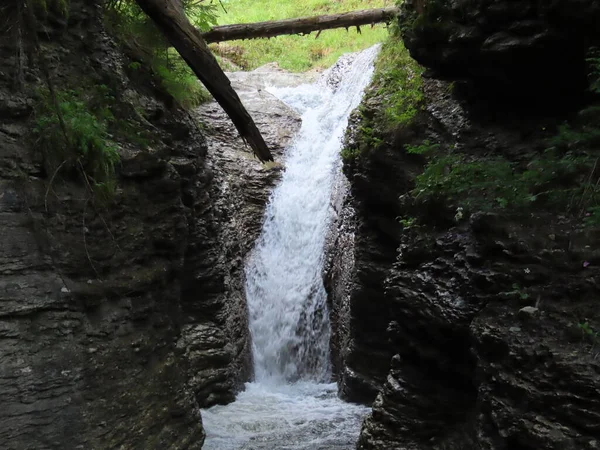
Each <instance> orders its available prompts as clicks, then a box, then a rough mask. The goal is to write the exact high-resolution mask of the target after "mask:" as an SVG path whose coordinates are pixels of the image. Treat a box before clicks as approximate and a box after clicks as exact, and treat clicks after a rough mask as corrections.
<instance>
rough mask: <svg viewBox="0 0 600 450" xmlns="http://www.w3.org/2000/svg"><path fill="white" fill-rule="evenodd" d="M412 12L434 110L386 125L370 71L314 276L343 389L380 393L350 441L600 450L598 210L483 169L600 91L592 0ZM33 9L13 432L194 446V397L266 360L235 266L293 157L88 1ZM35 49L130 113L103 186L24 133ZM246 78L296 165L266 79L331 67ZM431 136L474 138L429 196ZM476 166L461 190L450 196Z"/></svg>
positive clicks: (9, 408)
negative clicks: (550, 199) (231, 115)
mask: <svg viewBox="0 0 600 450" xmlns="http://www.w3.org/2000/svg"><path fill="white" fill-rule="evenodd" d="M403 8H404V10H403V14H402V16H401V17H400V18H399V21H398V24H397V29H398V31H397V33H398V36H401V37H402V38H403V41H404V43H405V45H406V48H407V49H408V50H409V52H410V54H411V56H412V57H413V58H414V59H415V60H416V61H417V62H418V63H419V64H421V65H422V66H424V67H425V69H426V71H425V73H423V74H421V72H410V73H409V75H408V77H409V78H411V79H419V80H420V81H419V83H420V84H419V87H418V90H419V92H420V94H419V100H418V111H417V112H416V113H415V115H414V117H413V118H412V119H411V121H410V122H403V123H401V124H399V123H392V124H390V123H389V122H387V121H385V120H383V119H381V115H382V112H383V111H384V110H385V108H386V106H385V105H386V101H387V97H388V96H392V94H394V92H391V91H390V90H389V89H387V90H386V89H385V88H382V86H381V85H380V84H379V85H378V83H379V82H381V79H377V77H376V78H375V80H374V82H373V85H372V86H371V87H370V88H369V89H368V90H367V94H366V97H365V99H364V100H363V102H362V104H361V106H360V107H359V108H358V110H357V111H356V112H355V113H354V115H353V118H352V120H351V124H350V128H349V130H348V134H347V137H346V141H345V145H346V151H347V155H350V156H345V157H344V173H345V175H346V177H347V179H343V178H342V179H340V180H339V184H338V186H337V187H336V190H335V194H334V199H333V201H332V209H334V210H335V211H336V214H335V220H334V221H333V223H332V226H331V230H330V234H329V238H328V244H327V248H326V264H325V272H324V274H323V278H324V282H325V287H326V289H327V294H328V304H329V308H330V320H331V328H332V338H331V351H332V359H333V361H332V362H333V372H334V376H335V378H336V380H337V382H338V388H339V395H340V396H341V397H342V398H343V399H345V400H348V401H351V402H357V403H363V404H367V405H371V403H372V412H371V413H370V414H369V415H368V416H367V418H366V420H365V421H364V423H363V426H362V430H361V434H360V438H359V441H358V444H357V446H358V448H360V449H381V450H388V449H390V450H392V449H398V450H400V449H402V450H404V449H415V450H416V449H419V450H423V449H469V450H471V449H489V450H492V449H493V450H534V449H557V450H558V449H590V450H591V449H597V448H600V438H598V436H600V428H599V427H600V359H599V357H598V351H599V348H598V345H599V344H598V333H597V331H598V330H600V318H599V317H600V316H599V312H598V302H599V301H600V300H599V299H600V296H599V293H600V292H599V291H600V287H599V284H598V283H599V276H600V273H599V271H598V267H599V264H600V255H599V251H600V250H599V249H598V248H597V245H598V242H599V237H600V235H599V231H598V227H597V226H584V224H583V222H584V220H585V217H586V216H585V213H582V212H581V211H582V208H583V207H579V209H577V210H576V211H574V209H573V208H570V207H569V208H567V207H563V206H562V204H561V205H559V206H556V205H550V206H549V204H546V203H542V202H541V201H540V202H537V201H533V200H532V201H531V202H530V203H528V204H527V205H528V206H527V208H528V209H527V211H526V213H523V211H522V210H517V208H516V207H514V208H513V205H512V202H515V204H516V202H517V200H520V198H517V197H516V195H515V197H514V198H513V197H512V196H511V195H513V194H507V193H506V192H504V191H502V192H501V193H500V194H498V193H497V192H496V190H494V189H495V188H491V187H489V186H488V185H485V187H484V188H481V186H482V184H481V181H480V179H481V178H484V179H485V178H492V179H493V180H492V181H493V182H494V183H495V184H506V185H507V186H510V182H511V180H513V179H512V178H510V177H511V176H512V175H510V176H508V175H506V171H504V169H503V170H497V167H496V165H495V164H496V163H497V162H498V161H502V164H504V161H508V162H507V164H510V165H511V167H512V168H513V169H511V170H512V171H513V172H519V173H520V172H522V171H524V170H527V168H530V167H534V166H532V164H534V162H535V161H537V160H536V159H535V156H532V155H540V154H543V152H544V151H545V150H546V148H547V147H548V141H549V140H551V139H552V138H553V137H554V136H555V135H556V134H557V132H558V131H557V130H558V129H559V127H560V125H561V124H562V123H563V122H564V121H572V120H574V119H575V120H576V119H577V117H579V116H578V115H577V111H578V110H580V109H582V108H584V106H586V105H588V104H590V103H591V100H590V98H589V94H587V93H586V91H585V88H586V87H587V86H588V78H587V74H588V73H589V65H587V64H586V55H587V54H588V53H587V52H586V51H587V50H588V49H589V48H590V47H593V46H594V44H598V42H599V41H600V36H599V35H598V30H597V29H595V28H594V27H593V24H595V23H598V22H600V5H599V4H598V2H597V1H592V0H590V1H585V0H581V1H575V2H561V1H555V2H541V3H540V2H537V1H533V0H532V1H526V2H514V1H509V0H502V1H496V2H492V1H488V0H464V1H454V0H430V1H429V2H424V1H420V0H410V1H407V2H405V4H404V5H403ZM574 24H577V25H578V26H577V27H576V28H574V27H573V25H574ZM3 25H4V24H3V23H2V24H0V26H3ZM39 27H40V28H39V29H37V30H36V33H35V34H36V36H37V38H38V39H39V40H40V45H41V52H40V51H39V50H36V48H35V45H34V44H33V43H32V42H27V39H25V42H24V41H23V39H24V38H23V36H22V35H21V34H19V32H18V31H19V30H20V28H19V27H16V28H15V27H5V28H0V30H1V32H2V33H3V36H2V37H3V39H2V40H1V41H0V59H1V60H2V62H3V65H2V67H0V226H1V229H2V237H1V239H0V274H1V278H0V311H1V313H0V358H1V369H0V392H2V394H0V399H1V404H2V405H3V408H2V411H1V412H0V420H1V425H0V447H1V448H6V449H15V450H17V449H29V448H31V449H61V448H85V449H105V448H123V449H137V448H139V449H154V448H155V449H199V448H202V447H203V442H204V437H205V431H204V429H203V425H202V418H201V413H200V409H201V408H206V407H210V406H213V405H216V404H226V403H229V402H232V401H233V400H234V399H235V397H236V394H238V392H239V391H240V390H241V389H242V388H243V383H244V382H246V381H248V380H250V379H252V376H253V374H252V353H251V343H250V335H249V331H248V308H247V305H246V296H245V292H244V273H243V269H244V264H245V261H246V257H247V255H248V253H249V252H250V250H251V248H252V247H253V245H254V242H255V240H256V239H257V237H258V236H259V234H260V231H261V228H262V221H263V215H264V209H265V206H266V204H267V201H268V198H269V195H270V191H271V188H272V187H273V186H274V184H275V183H276V181H277V180H278V178H279V175H280V166H279V165H278V164H277V163H275V164H269V165H263V164H261V163H260V162H258V161H257V160H256V159H255V158H254V157H253V156H252V154H251V153H250V150H249V149H248V148H247V147H246V146H245V145H244V143H243V142H242V141H241V139H240V138H239V137H238V135H237V132H236V131H235V128H234V127H233V125H232V124H231V123H230V121H229V120H228V118H227V116H226V115H225V114H224V112H223V111H222V110H221V109H220V107H219V106H218V105H217V104H216V103H214V102H208V103H205V104H203V105H201V106H200V107H198V108H194V109H192V110H190V111H186V110H184V109H183V108H181V107H180V106H179V105H177V102H176V101H174V99H173V98H172V97H170V96H169V95H168V94H167V93H165V92H164V90H163V89H161V88H160V86H158V85H157V83H156V80H155V79H154V78H153V77H152V76H150V74H148V73H146V72H144V71H140V70H132V65H131V63H132V59H131V54H130V53H129V52H128V51H127V49H124V48H122V47H121V46H120V45H119V44H118V43H117V42H116V40H115V39H114V37H113V36H111V34H110V32H109V31H108V30H107V28H106V27H105V23H104V20H103V12H102V9H101V8H100V6H98V5H97V4H96V2H89V1H84V0H73V1H71V2H70V5H69V16H68V20H65V19H64V18H61V17H59V16H57V15H53V14H49V15H48V16H47V17H46V18H45V20H40V24H39ZM574 30H576V32H573V31H574ZM4 37H6V39H4ZM550 49H551V51H550ZM395 51H398V52H399V51H404V48H403V47H400V46H398V47H397V49H392V52H395ZM40 53H41V54H42V55H41V56H40ZM44 65H47V66H48V67H47V72H48V74H49V76H50V79H51V80H52V81H53V83H54V85H55V87H56V89H59V90H82V91H89V92H95V87H96V86H104V87H105V88H102V92H104V91H106V90H107V91H108V92H109V96H110V102H111V106H110V110H111V114H113V115H114V116H115V117H116V119H117V121H120V122H122V123H127V124H130V125H131V128H132V129H133V133H132V132H131V130H130V129H129V128H128V129H127V130H126V132H123V130H122V129H120V128H115V129H114V130H113V129H111V130H110V136H109V137H110V139H111V140H112V141H113V142H115V143H116V145H117V146H118V152H119V155H120V163H119V167H118V170H117V188H116V190H115V192H114V194H113V195H112V196H110V197H109V198H108V199H103V198H101V197H100V196H98V195H97V194H95V192H94V191H93V190H92V189H91V188H90V187H89V186H87V185H86V184H85V183H83V182H82V180H81V179H80V177H78V176H77V170H76V168H75V170H74V169H73V168H68V167H67V168H65V172H64V173H63V172H62V170H60V168H54V169H52V170H51V169H49V166H48V164H47V161H46V155H45V154H44V150H43V149H42V147H41V145H40V143H39V141H37V140H36V139H35V137H33V136H32V133H31V131H32V129H33V128H35V126H36V124H35V119H36V102H38V101H39V100H38V97H39V92H38V91H39V89H41V88H44V87H45V86H46V84H47V75H46V74H45V69H44ZM555 68H559V70H553V69H555ZM229 76H230V78H231V80H232V84H233V86H234V87H235V89H236V91H237V92H238V93H239V94H240V97H241V98H242V100H243V101H244V103H245V104H246V106H247V108H248V110H249V112H250V113H251V114H252V116H253V117H254V119H255V120H256V122H257V125H258V127H259V128H260V130H261V132H262V133H263V135H264V137H265V139H266V141H267V144H268V145H269V147H270V148H271V149H272V150H273V152H274V154H275V156H276V158H275V159H276V160H280V159H281V156H282V151H283V148H284V147H285V146H286V144H287V143H288V142H289V140H290V139H291V138H292V137H293V136H294V134H295V132H296V131H297V130H298V128H299V126H300V119H299V116H298V114H297V113H296V112H294V111H293V110H291V109H290V108H288V107H287V106H285V105H284V104H283V103H281V102H279V101H278V100H277V99H276V98H275V97H273V96H271V95H270V94H268V93H267V92H266V91H265V90H264V88H265V86H267V85H277V84H278V83H279V84H281V85H283V86H294V85H297V84H300V83H302V82H305V81H310V80H313V79H314V74H304V75H295V74H289V73H285V72H282V71H279V70H278V69H277V67H276V66H274V65H269V66H266V67H263V68H261V69H258V70H256V71H254V72H250V73H231V74H229ZM92 96H93V95H92ZM547 100H552V101H550V102H549V101H547ZM549 104H551V106H552V107H548V105H549ZM405 106H406V105H405ZM132 134H134V136H132ZM569 145H571V147H570V148H575V150H577V149H578V147H573V145H572V144H569ZM593 145H596V144H593ZM419 148H421V149H422V151H421V150H419V151H418V149H419ZM597 148H598V147H597V146H595V147H592V149H591V150H589V151H588V150H586V151H588V153H590V154H591V155H592V163H593V160H594V158H597V156H594V155H597ZM423 149H424V150H423ZM348 150H350V151H348ZM594 151H595V152H596V153H593V152H594ZM429 152H430V153H429ZM435 152H440V153H437V154H436V153H435ZM431 154H434V155H435V157H444V158H445V157H446V156H447V155H451V156H453V155H455V154H458V155H460V156H459V158H460V159H458V160H452V159H446V160H445V161H446V162H445V163H444V165H443V167H441V169H440V171H439V173H440V174H441V175H438V178H435V179H433V180H430V183H429V184H430V185H431V186H435V187H436V189H438V188H437V186H442V187H441V188H439V190H438V191H435V195H429V196H428V195H426V194H427V193H428V191H426V189H427V186H426V185H423V184H419V183H420V180H421V179H420V178H419V176H421V175H422V174H423V173H426V174H429V173H430V172H428V168H430V167H431V162H432V159H431V158H432V157H431V156H430V155H431ZM490 161H491V162H492V163H490ZM532 161H533V162H532ZM596 162H597V159H596ZM473 164H476V166H475V167H476V168H477V170H478V171H480V172H477V173H476V174H475V175H473V174H472V173H469V172H464V173H463V174H461V176H464V177H469V176H471V177H472V179H469V180H470V181H469V182H468V184H467V185H466V186H463V185H460V188H461V189H462V191H461V192H460V193H458V194H456V195H454V193H453V195H452V196H450V195H448V194H447V191H443V189H448V188H447V187H446V186H447V181H446V178H444V177H449V176H450V175H451V174H452V173H453V171H454V170H456V167H458V166H463V167H464V166H468V167H473V166H472V165H473ZM490 164H492V165H490ZM578 164H579V163H578ZM581 164H583V163H581ZM583 166H584V169H581V170H580V172H578V173H576V174H575V175H573V174H572V173H571V172H568V173H566V174H565V175H564V177H563V178H561V179H560V184H561V186H562V185H564V186H566V187H568V186H570V185H569V183H574V181H573V180H574V179H577V180H579V179H583V180H584V182H587V184H586V186H587V185H593V184H594V183H596V180H597V179H598V176H599V174H598V170H597V167H596V165H595V164H592V165H589V166H585V164H583ZM482 167H483V168H484V169H486V170H487V168H488V167H493V171H492V172H486V171H485V170H483V169H481V168H482ZM504 167H505V165H502V168H504ZM535 167H537V166H535ZM561 167H562V166H561ZM539 170H542V171H543V170H548V171H552V170H554V171H556V170H558V169H556V168H553V167H547V166H544V167H542V169H539ZM561 170H562V169H561ZM578 170H579V169H578ZM513 172H511V174H512V173H513ZM561 173H562V172H561ZM504 176H506V177H507V178H502V177H504ZM494 177H496V178H495V179H494ZM589 180H592V182H590V181H589ZM553 181H554V179H553ZM452 182H454V179H452ZM577 182H579V181H577ZM444 183H446V184H444ZM419 188H422V189H423V193H422V194H420V195H417V194H416V193H415V192H416V190H417V189H419ZM546 188H547V186H546V185H545V184H544V185H541V187H540V188H539V189H537V190H536V191H535V192H533V194H534V196H536V198H537V197H538V196H539V197H540V198H542V197H543V192H544V189H546ZM429 189H431V188H429ZM486 189H487V191H486ZM511 189H512V187H511ZM515 189H517V187H515ZM518 189H521V187H520V185H519V187H518ZM589 189H592V188H591V187H588V188H586V190H585V191H582V192H580V191H577V200H576V203H577V202H579V201H580V200H579V199H581V198H583V196H584V194H585V195H587V194H586V193H587V192H589ZM482 191H483V194H482ZM453 192H454V191H453ZM573 192H575V191H573ZM569 193H570V195H573V193H572V192H571V191H569ZM481 199H483V200H481ZM490 201H491V202H492V203H493V207H490V206H489V205H488V203H490ZM594 333H595V334H594Z"/></svg>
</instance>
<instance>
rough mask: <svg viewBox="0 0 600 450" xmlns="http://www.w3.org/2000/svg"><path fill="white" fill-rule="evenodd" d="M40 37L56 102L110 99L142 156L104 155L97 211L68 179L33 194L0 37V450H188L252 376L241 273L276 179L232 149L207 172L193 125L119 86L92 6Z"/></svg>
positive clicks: (28, 122) (42, 177)
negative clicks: (95, 93) (209, 416)
mask: <svg viewBox="0 0 600 450" xmlns="http://www.w3.org/2000/svg"><path fill="white" fill-rule="evenodd" d="M3 11H4V10H3ZM2 25H4V23H2ZM40 26H41V27H42V30H41V32H40V33H39V34H38V35H39V37H40V40H41V43H42V51H43V53H44V55H45V59H46V61H47V62H48V65H49V70H50V74H51V77H52V79H53V81H54V83H55V85H56V88H57V89H65V88H70V87H72V86H73V85H74V84H75V85H76V83H83V85H84V86H92V87H93V86H95V85H100V84H104V85H108V86H110V87H111V89H113V90H114V92H115V93H116V100H115V101H116V102H117V103H118V105H117V108H118V109H119V111H120V113H121V114H122V116H120V117H119V119H120V120H124V121H125V120H127V121H132V122H134V123H136V124H137V125H138V126H139V127H140V129H142V130H143V131H144V132H146V133H150V134H151V135H152V136H153V139H152V140H151V142H150V143H149V144H148V145H147V146H146V145H134V144H131V143H128V142H127V141H122V142H121V141H119V147H120V148H119V153H120V154H121V164H120V165H119V168H118V174H119V176H118V189H117V192H116V194H115V196H114V198H112V199H111V200H110V201H109V202H108V203H107V204H103V203H102V202H97V201H93V200H91V198H90V194H89V192H88V190H87V189H86V188H85V186H84V185H83V183H82V181H81V180H80V179H77V177H69V176H63V174H59V175H58V176H57V177H56V178H55V179H54V180H53V181H54V182H53V183H52V185H51V186H50V187H49V181H50V179H51V177H52V175H53V174H52V173H47V171H46V170H45V169H44V166H43V164H42V158H41V151H40V149H39V148H38V147H37V146H36V143H35V142H34V141H33V140H32V138H31V133H30V130H31V127H32V126H33V118H32V107H33V104H34V100H33V92H34V91H35V89H37V88H38V87H40V86H44V85H45V83H44V78H43V76H42V74H41V72H40V70H39V64H38V62H37V60H36V58H35V56H34V54H33V53H32V49H31V45H30V43H28V42H27V40H26V39H25V40H23V41H20V40H19V39H18V36H17V34H16V33H14V31H15V30H16V28H14V27H9V28H3V29H2V32H3V33H5V34H3V36H2V41H0V59H1V60H2V67H0V229H1V230H2V233H1V235H0V274H1V277H0V360H1V365H0V366H1V368H0V399H1V401H0V403H1V404H2V411H0V447H1V448H3V449H25V448H32V449H33V448H35V449H63V448H89V449H107V448H128V449H166V448H173V449H176V448H181V449H184V448H185V449H199V448H201V446H202V443H203V440H204V431H203V429H202V422H201V417H200V411H199V408H200V407H202V406H207V405H211V404H215V403H222V402H227V401H231V400H232V399H233V397H234V394H235V392H236V391H237V390H238V389H239V388H240V385H241V383H242V382H243V381H246V380H247V379H249V377H250V376H251V370H250V368H251V361H250V352H249V336H248V331H247V315H246V305H245V298H244V296H243V290H242V286H243V278H242V277H243V274H242V270H241V268H242V261H243V258H244V256H245V254H246V252H247V251H248V250H249V249H250V247H251V243H252V241H253V240H254V238H255V237H256V236H257V234H258V232H259V230H260V223H261V220H262V211H263V208H264V205H265V202H266V200H267V197H268V191H269V188H270V185H271V184H272V182H273V181H274V179H275V178H276V172H274V171H271V170H267V169H264V168H263V167H262V165H261V164H259V163H258V162H256V160H254V159H253V158H251V157H249V156H248V152H247V151H245V150H244V147H243V145H241V144H240V143H237V142H236V143H234V145H233V148H234V150H235V151H234V150H231V151H230V152H229V153H227V157H225V156H222V157H221V158H220V159H219V158H213V157H207V150H208V148H209V146H210V150H211V152H217V151H218V150H219V147H218V146H215V145H214V143H213V142H212V141H209V142H208V143H207V141H206V139H205V137H204V135H203V133H202V132H201V131H200V130H199V128H198V126H197V122H196V120H192V117H191V116H190V115H189V114H186V113H184V112H182V111H181V110H180V109H178V108H177V107H176V106H173V103H172V101H169V99H168V98H165V96H164V93H162V92H160V91H159V90H157V89H156V86H155V84H153V83H152V81H151V80H147V79H139V77H137V78H135V79H130V78H129V77H128V76H127V73H126V72H127V70H126V68H127V64H128V60H127V58H126V57H125V56H124V54H123V53H122V52H121V51H120V50H119V48H118V47H117V46H116V45H115V43H114V41H113V40H112V39H111V37H110V36H109V35H108V34H107V33H106V31H105V29H104V27H103V23H102V10H101V8H100V7H99V6H98V5H97V4H96V2H83V1H72V2H70V6H69V18H68V20H63V19H58V18H56V17H52V16H50V17H49V18H48V22H47V23H44V24H41V25H40ZM21 42H23V50H24V51H23V53H22V56H19V52H18V49H19V44H20V43H21ZM19 66H20V67H22V68H23V71H22V72H21V73H22V75H23V76H22V77H19V76H18V74H19V70H18V67H19ZM19 78H22V80H23V81H24V84H23V85H19V83H17V81H18V79H19ZM157 98H159V99H163V100H157ZM117 140H118V138H117ZM65 175H66V174H65Z"/></svg>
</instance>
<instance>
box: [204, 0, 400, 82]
mask: <svg viewBox="0 0 600 450" xmlns="http://www.w3.org/2000/svg"><path fill="white" fill-rule="evenodd" d="M223 6H224V7H225V9H226V11H227V13H225V12H224V11H223V10H222V9H220V10H219V18H218V21H219V25H227V24H235V23H247V22H260V21H265V20H278V19H288V18H294V17H302V16H312V15H321V14H336V13H341V12H347V11H352V10H357V9H368V8H379V7H382V6H393V1H392V0H335V1H332V0H303V1H298V0H278V1H277V2H273V1H272V0H223ZM315 36H316V33H312V34H311V35H310V36H278V37H275V38H271V39H252V40H246V41H231V42H227V43H221V44H218V46H217V45H215V46H213V47H214V48H215V51H216V52H217V53H219V54H221V55H223V56H225V57H227V58H230V59H231V60H232V61H233V62H235V63H236V64H238V65H240V66H241V67H242V68H244V69H254V68H256V67H259V66H261V65H263V64H266V63H269V62H273V61H275V62H277V63H279V65H280V66H281V67H282V68H284V69H287V70H291V71H296V72H301V71H306V70H310V69H314V68H325V67H329V66H331V65H332V64H333V63H334V62H335V61H336V60H337V59H338V58H339V57H340V56H341V55H342V54H344V53H348V52H354V51H358V50H362V49H364V48H367V47H369V46H371V45H373V44H375V43H377V42H381V41H382V40H383V39H384V38H385V37H386V36H387V31H386V29H385V25H376V26H375V27H373V28H371V27H369V26H367V27H361V34H358V33H357V32H356V29H355V28H354V29H350V30H349V31H346V30H345V29H339V30H338V29H336V30H325V31H323V32H322V33H321V35H320V36H319V37H318V38H317V39H315Z"/></svg>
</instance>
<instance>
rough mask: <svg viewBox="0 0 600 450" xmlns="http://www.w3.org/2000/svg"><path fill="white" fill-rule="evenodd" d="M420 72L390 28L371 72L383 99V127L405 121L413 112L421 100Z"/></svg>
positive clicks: (407, 120)
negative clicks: (373, 70) (373, 71)
mask: <svg viewBox="0 0 600 450" xmlns="http://www.w3.org/2000/svg"><path fill="white" fill-rule="evenodd" d="M422 72H423V69H422V68H421V66H419V65H418V64H417V63H416V61H415V60H413V59H412V58H411V57H410V55H409V54H408V51H407V50H406V49H405V48H404V44H403V42H402V39H401V38H400V35H399V32H398V30H397V29H393V30H392V32H391V33H390V36H389V38H388V39H387V40H386V41H385V42H384V44H383V46H382V48H381V53H380V54H379V57H378V58H377V62H376V64H375V74H374V76H373V84H374V85H375V86H377V94H378V95H380V96H381V98H382V99H383V105H382V106H383V110H384V121H385V125H386V126H387V127H396V126H398V125H408V124H410V123H411V121H412V120H413V119H414V118H415V116H416V115H417V112H418V111H419V110H420V108H421V105H422V103H423V91H422V89H421V86H422V81H421V74H422Z"/></svg>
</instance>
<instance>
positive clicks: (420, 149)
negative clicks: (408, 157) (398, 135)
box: [404, 139, 440, 155]
mask: <svg viewBox="0 0 600 450" xmlns="http://www.w3.org/2000/svg"><path fill="white" fill-rule="evenodd" d="M439 148H440V145H439V144H434V143H432V142H431V141H430V140H429V139H425V140H424V141H423V142H422V143H421V144H419V145H410V144H407V145H405V146H404V150H406V153H409V154H412V155H430V154H432V153H433V152H435V151H436V150H438V149H439Z"/></svg>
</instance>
